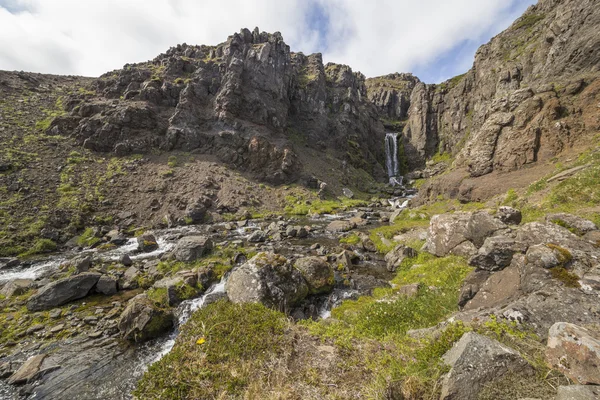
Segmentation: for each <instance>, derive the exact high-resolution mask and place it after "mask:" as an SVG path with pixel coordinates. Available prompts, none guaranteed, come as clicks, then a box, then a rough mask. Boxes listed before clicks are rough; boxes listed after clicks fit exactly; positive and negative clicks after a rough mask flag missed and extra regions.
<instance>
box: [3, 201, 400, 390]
mask: <svg viewBox="0 0 600 400" xmlns="http://www.w3.org/2000/svg"><path fill="white" fill-rule="evenodd" d="M379 211H387V212H389V208H387V209H375V210H373V209H356V210H352V211H347V212H343V213H340V214H335V215H327V214H326V215H321V216H318V217H302V218H294V219H293V220H292V221H288V222H289V223H290V224H293V225H300V226H310V227H311V231H310V235H309V236H308V237H306V238H303V239H299V238H288V239H286V240H283V241H280V242H267V243H261V244H256V247H257V248H256V250H258V251H275V252H276V253H279V254H282V255H284V256H286V257H290V256H306V255H307V253H308V249H309V248H310V246H312V245H313V244H315V243H319V244H320V245H321V246H324V247H326V248H328V249H331V248H333V247H336V246H339V237H340V234H338V233H329V232H327V231H326V230H325V227H326V226H327V225H328V224H329V223H330V222H331V221H333V220H339V219H348V218H350V217H352V216H355V215H356V214H357V213H359V212H360V213H363V214H366V215H367V221H369V225H367V226H364V227H359V228H357V229H355V230H354V231H361V230H362V231H366V230H367V229H372V228H374V227H377V226H379V225H380V224H381V222H380V221H379V217H378V215H379V214H378V212H379ZM271 222H277V220H251V221H248V223H247V224H246V226H244V227H237V225H236V227H235V229H231V225H227V223H216V224H209V225H198V226H185V227H176V228H171V229H164V230H155V231H153V233H154V234H155V236H156V238H157V242H158V245H159V247H158V249H157V250H155V251H153V252H151V253H136V251H137V241H136V239H135V238H132V239H130V240H129V241H128V242H127V243H125V244H124V245H122V246H120V247H118V248H115V249H112V250H108V251H103V252H99V251H97V250H95V249H88V250H83V251H74V250H73V251H67V252H64V253H61V254H58V255H55V256H52V257H49V258H46V259H40V260H37V261H33V262H31V263H29V264H28V265H25V266H24V267H23V266H21V267H19V268H14V269H9V270H0V283H3V282H7V281H10V280H13V279H19V278H22V279H34V280H40V279H44V278H47V277H49V276H50V275H52V274H53V273H54V272H56V271H57V270H58V269H59V266H60V265H61V264H62V263H64V262H65V260H68V259H70V258H72V257H74V256H81V255H87V254H89V255H92V256H93V257H94V258H99V259H101V260H103V261H116V260H119V259H120V258H121V257H122V256H123V255H124V254H127V255H129V256H130V257H131V259H132V260H133V261H139V262H146V261H147V260H153V259H156V258H159V257H160V256H161V255H162V254H164V253H166V252H168V251H170V250H172V249H173V247H174V246H175V244H176V242H177V241H178V240H179V239H180V238H181V237H184V236H189V235H192V234H202V235H208V236H210V237H212V240H213V241H214V243H215V244H216V245H219V244H225V243H232V242H233V243H236V242H237V243H238V244H244V245H245V247H246V248H249V247H251V246H252V245H253V244H252V243H247V240H246V239H247V238H248V236H249V235H250V234H251V233H252V232H253V231H255V230H257V229H260V228H261V227H263V228H264V227H266V226H268V225H269V224H270V223H271ZM355 253H356V254H357V255H358V256H359V258H360V261H359V262H358V264H357V265H355V266H354V271H355V273H356V274H359V275H362V274H364V275H365V276H367V275H368V276H370V277H374V278H376V279H381V280H385V281H389V280H390V279H391V274H390V273H389V272H388V271H387V270H386V267H385V262H384V261H383V258H382V257H381V256H380V255H375V254H373V253H369V255H365V254H362V253H361V252H359V251H355ZM226 280H227V275H226V276H224V277H223V279H222V280H221V281H220V282H219V283H216V284H214V285H212V286H211V287H210V288H209V289H208V290H207V291H206V292H205V293H204V294H203V295H202V296H201V297H198V298H195V299H191V300H186V301H184V302H182V303H181V304H180V305H179V306H178V307H177V310H176V312H175V315H176V319H177V322H176V326H175V328H174V329H173V330H172V331H171V332H170V333H169V334H167V335H165V336H163V337H160V338H158V339H154V340H151V341H149V342H146V343H144V344H141V345H137V346H131V345H130V346H127V347H126V348H122V347H123V346H122V344H121V345H120V347H119V346H118V345H117V344H116V340H114V339H113V341H114V342H115V344H114V346H113V344H112V343H111V344H110V346H112V347H110V348H111V349H112V350H111V351H113V355H112V356H111V355H107V354H105V353H106V352H105V351H103V352H102V354H100V353H99V354H98V355H97V357H98V361H96V364H94V365H93V367H91V368H92V370H91V372H89V371H88V372H86V373H85V374H84V373H81V374H83V375H82V376H81V377H79V378H77V379H79V380H81V379H84V380H86V381H88V380H89V383H86V384H84V385H83V386H82V387H81V388H80V387H77V390H78V391H79V390H81V391H80V392H78V395H77V397H76V398H81V399H88V398H89V399H92V398H102V399H108V400H120V399H130V398H131V395H130V393H131V391H132V390H133V389H134V388H135V384H136V382H137V381H138V379H139V378H140V377H141V376H142V375H143V373H144V372H145V371H146V370H147V368H148V367H149V366H150V365H152V364H153V363H155V362H156V361H158V360H160V359H161V358H162V357H164V356H165V355H166V354H168V353H169V351H170V350H171V349H172V348H173V346H174V345H175V340H176V338H177V335H178V333H179V326H181V325H183V324H184V323H185V322H186V321H187V320H188V319H189V318H190V316H191V315H192V314H193V312H194V311H196V310H198V309H200V308H202V307H204V306H205V305H207V304H209V303H211V302H213V301H216V300H218V299H220V298H222V297H225V296H226V294H225V284H226ZM359 294H360V292H359V291H358V290H355V289H340V288H336V289H334V290H333V292H332V293H330V294H328V295H322V296H320V297H318V298H316V299H315V301H313V304H316V305H317V309H318V313H317V314H318V316H319V317H320V318H328V317H330V315H331V309H332V308H333V307H335V306H337V305H339V304H340V303H341V302H342V301H343V300H345V299H348V298H355V297H357V296H358V295H359ZM69 341H72V342H69ZM67 342H68V343H67V345H68V346H71V347H73V346H75V347H74V348H77V346H80V344H79V343H78V342H76V341H75V339H68V340H67ZM73 343H75V344H73ZM67 345H65V347H66V346H67ZM59 348H60V349H61V351H62V349H63V348H62V347H60V346H59ZM115 349H118V350H115ZM65 351H66V350H65ZM91 351H92V353H93V352H94V351H96V350H91ZM86 357H87V356H86ZM88 358H89V359H90V360H93V359H94V354H92V355H91V356H89V357H88ZM64 362H65V363H66V365H68V364H69V362H71V363H72V364H75V363H76V361H73V360H70V359H69V357H67V356H65V360H64ZM105 364H106V365H105ZM98 365H101V366H100V367H99V366H98ZM75 367H76V366H75ZM65 368H66V367H63V365H62V364H61V369H65ZM59 371H60V370H59ZM65 373H66V372H65ZM67 379H68V377H67ZM71 379H73V380H74V381H75V379H76V377H75V376H73V377H71ZM75 384H77V383H73V385H75ZM44 385H50V386H52V385H53V383H52V381H47V382H42V384H41V386H40V387H41V389H39V388H38V389H36V390H35V391H34V393H35V394H34V395H33V396H30V397H29V398H40V399H41V398H47V397H50V396H51V394H52V393H54V392H51V391H50V392H48V391H45V390H46V388H45V387H44ZM86 385H87V386H86ZM55 390H56V389H55ZM86 390H87V391H86ZM67 392H68V391H67ZM44 393H47V394H46V395H44ZM79 393H80V394H81V397H80V395H79ZM54 394H55V393H54ZM46 396H47V397H46ZM93 396H96V397H93ZM69 397H70V398H73V397H72V396H69ZM21 398H24V397H22V396H20V395H19V394H18V393H17V391H16V390H15V388H14V387H12V386H10V385H7V384H6V383H5V381H3V380H0V399H4V400H12V399H21Z"/></svg>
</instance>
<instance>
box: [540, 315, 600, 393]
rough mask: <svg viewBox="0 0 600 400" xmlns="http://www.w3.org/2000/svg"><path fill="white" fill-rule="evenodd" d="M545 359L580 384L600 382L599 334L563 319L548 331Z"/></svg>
mask: <svg viewBox="0 0 600 400" xmlns="http://www.w3.org/2000/svg"><path fill="white" fill-rule="evenodd" d="M546 360H547V362H548V364H549V365H550V366H551V367H552V368H556V369H558V370H559V371H560V372H562V373H563V374H565V375H566V376H567V377H568V378H570V379H572V380H573V381H575V382H577V383H581V384H596V385H597V384H600V335H598V334H597V333H594V332H592V331H590V330H588V329H586V328H583V327H581V326H577V325H574V324H570V323H567V322H557V323H555V324H554V325H552V327H551V328H550V330H549V332H548V347H547V348H546Z"/></svg>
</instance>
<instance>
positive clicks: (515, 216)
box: [496, 206, 523, 225]
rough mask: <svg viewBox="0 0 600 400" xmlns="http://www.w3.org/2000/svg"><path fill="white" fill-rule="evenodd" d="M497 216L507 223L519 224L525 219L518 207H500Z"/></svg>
mask: <svg viewBox="0 0 600 400" xmlns="http://www.w3.org/2000/svg"><path fill="white" fill-rule="evenodd" d="M496 218H498V219H499V220H500V221H502V222H504V223H505V224H507V225H519V224H520V223H521V221H522V220H523V214H521V211H519V210H517V209H516V208H512V207H508V206H502V207H500V208H498V212H497V213H496Z"/></svg>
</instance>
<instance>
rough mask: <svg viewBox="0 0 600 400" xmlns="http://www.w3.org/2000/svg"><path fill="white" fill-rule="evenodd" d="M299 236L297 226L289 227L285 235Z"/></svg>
mask: <svg viewBox="0 0 600 400" xmlns="http://www.w3.org/2000/svg"><path fill="white" fill-rule="evenodd" d="M297 234H298V227H297V226H293V225H289V226H288V227H287V228H286V229H285V235H286V236H287V237H296V235H297Z"/></svg>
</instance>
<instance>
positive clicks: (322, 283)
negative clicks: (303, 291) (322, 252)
mask: <svg viewBox="0 0 600 400" xmlns="http://www.w3.org/2000/svg"><path fill="white" fill-rule="evenodd" d="M294 266H295V267H296V268H297V269H298V270H299V271H300V272H301V273H302V276H303V277H304V280H306V283H307V284H308V290H309V291H310V293H311V294H320V293H327V292H330V291H331V289H333V284H334V283H335V278H334V274H333V268H332V267H331V265H329V263H327V262H326V261H324V260H323V259H322V258H320V257H304V258H300V259H298V260H296V262H295V263H294Z"/></svg>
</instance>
